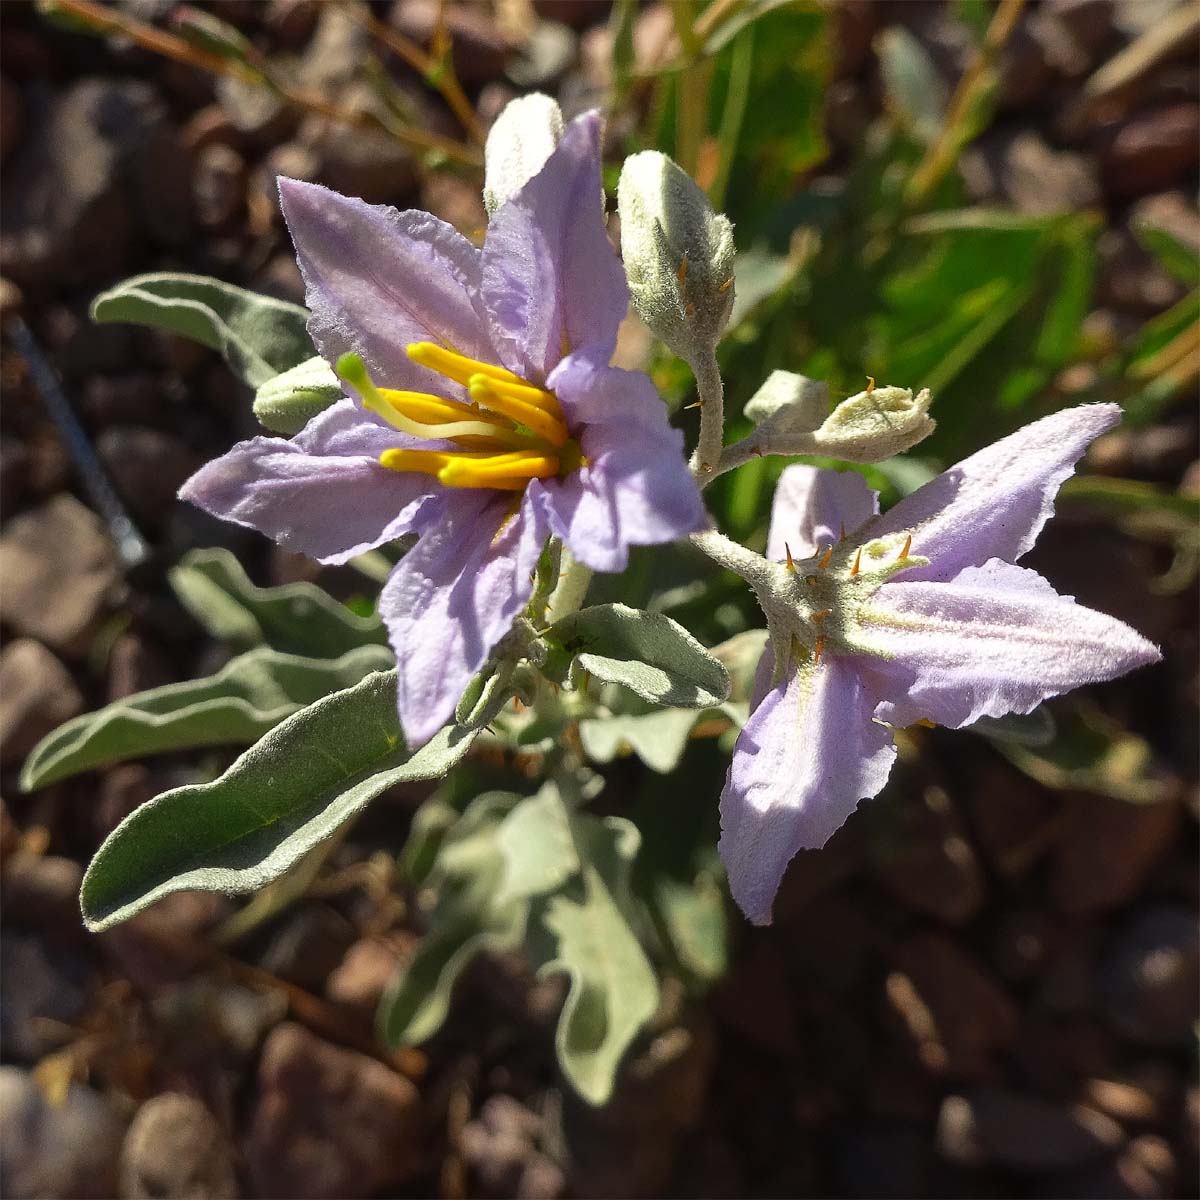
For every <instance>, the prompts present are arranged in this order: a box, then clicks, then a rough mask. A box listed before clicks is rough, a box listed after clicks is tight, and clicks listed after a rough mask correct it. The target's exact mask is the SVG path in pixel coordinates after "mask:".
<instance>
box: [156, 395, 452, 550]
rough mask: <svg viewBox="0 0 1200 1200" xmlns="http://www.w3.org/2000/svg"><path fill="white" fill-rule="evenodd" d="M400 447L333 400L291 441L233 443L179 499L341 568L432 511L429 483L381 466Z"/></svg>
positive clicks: (382, 429)
mask: <svg viewBox="0 0 1200 1200" xmlns="http://www.w3.org/2000/svg"><path fill="white" fill-rule="evenodd" d="M397 444H398V435H397V434H396V431H395V430H394V429H389V428H387V427H386V426H384V425H382V424H380V423H378V422H376V421H375V420H374V419H373V418H372V417H371V415H370V414H369V413H364V412H363V411H362V410H361V409H359V408H358V407H357V406H356V405H355V404H354V402H353V401H351V400H339V401H338V402H337V403H336V404H334V405H333V406H332V407H330V408H327V409H326V410H325V411H324V412H323V413H321V414H319V415H318V416H316V417H314V418H313V419H312V420H311V421H310V422H309V423H308V424H307V425H306V426H305V427H304V429H303V430H302V431H301V433H299V434H298V435H297V436H296V437H295V438H293V439H292V440H291V441H287V440H285V439H284V438H268V437H256V438H251V439H250V440H249V441H246V442H239V443H238V444H237V445H236V446H234V447H233V449H232V450H230V451H229V453H228V454H224V455H222V456H221V457H220V458H217V459H214V460H213V461H212V462H210V463H206V464H205V465H204V466H203V467H201V468H200V470H199V471H197V472H196V474H195V475H193V476H192V477H191V479H189V480H188V481H187V482H186V483H185V484H184V485H183V487H181V488H180V489H179V496H180V498H181V499H183V500H190V501H191V502H192V503H193V504H196V505H199V507H200V508H202V509H204V511H205V512H208V513H211V514H212V515H213V516H215V517H222V518H223V519H225V520H226V521H234V522H236V523H237V524H238V525H247V526H249V527H250V528H251V529H257V530H258V531H259V532H260V533H265V534H266V535H267V536H268V537H269V538H273V539H274V540H275V541H277V542H278V543H279V544H280V545H281V546H285V547H286V548H287V549H289V550H294V551H297V552H298V553H301V554H307V555H309V556H310V557H312V558H316V559H319V560H320V561H321V562H325V563H343V562H345V561H346V560H347V559H350V558H353V557H354V556H355V555H356V554H362V553H364V552H365V551H367V550H371V549H373V548H374V547H375V546H379V545H381V544H382V543H384V542H390V541H392V540H393V539H395V538H398V537H400V536H401V535H402V534H405V533H408V532H410V531H411V530H413V529H415V528H417V526H418V525H419V524H422V523H423V522H424V519H426V518H429V517H431V516H432V513H433V507H432V506H434V505H436V504H437V503H438V501H437V499H436V498H435V497H433V496H431V488H430V484H431V482H432V481H431V480H430V479H429V478H428V477H427V476H422V475H410V474H401V473H400V472H397V471H389V470H388V469H387V468H386V467H382V466H380V465H379V461H378V459H379V455H380V454H381V453H382V452H383V451H384V450H386V449H388V447H390V446H395V445H397Z"/></svg>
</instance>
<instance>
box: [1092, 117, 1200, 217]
mask: <svg viewBox="0 0 1200 1200" xmlns="http://www.w3.org/2000/svg"><path fill="white" fill-rule="evenodd" d="M1099 154H1100V166H1101V169H1102V171H1103V175H1104V184H1105V187H1106V188H1107V190H1108V192H1109V194H1110V195H1112V196H1116V197H1119V198H1122V199H1124V198H1127V197H1131V196H1144V195H1146V194H1147V193H1149V192H1158V191H1162V189H1163V188H1169V187H1173V186H1174V185H1176V184H1179V183H1182V182H1183V181H1184V180H1185V179H1186V178H1187V177H1188V176H1189V175H1190V174H1192V173H1193V172H1195V170H1196V167H1197V165H1200V108H1197V106H1196V104H1195V103H1194V102H1189V103H1183V104H1171V105H1167V106H1165V107H1163V108H1158V109H1152V110H1150V111H1146V112H1140V113H1135V114H1134V115H1133V116H1131V117H1130V118H1129V119H1128V120H1127V121H1125V122H1124V123H1123V124H1122V125H1120V126H1118V127H1117V129H1116V130H1115V131H1114V132H1113V133H1111V134H1109V135H1108V136H1106V137H1105V138H1104V139H1103V141H1102V142H1101V144H1100V146H1099Z"/></svg>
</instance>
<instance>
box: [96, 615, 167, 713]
mask: <svg viewBox="0 0 1200 1200" xmlns="http://www.w3.org/2000/svg"><path fill="white" fill-rule="evenodd" d="M172 682H174V680H173V678H172V675H171V670H170V667H169V666H168V665H167V661H166V659H165V658H164V656H163V654H162V652H161V651H159V650H157V649H155V647H154V646H153V645H152V644H151V643H150V642H149V641H148V640H147V639H146V638H144V637H142V635H141V634H139V633H132V632H130V633H123V634H121V636H120V637H118V638H117V639H116V641H115V642H113V646H112V649H111V650H110V651H109V654H108V700H109V703H110V704H111V703H112V702H113V701H114V700H124V699H125V698H126V697H127V696H133V695H136V694H137V693H138V692H144V691H147V690H148V689H149V688H156V687H162V685H163V684H166V683H172Z"/></svg>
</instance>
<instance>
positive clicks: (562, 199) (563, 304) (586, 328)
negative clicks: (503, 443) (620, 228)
mask: <svg viewBox="0 0 1200 1200" xmlns="http://www.w3.org/2000/svg"><path fill="white" fill-rule="evenodd" d="M600 128H601V121H600V116H599V114H598V113H594V112H592V113H585V114H584V115H583V116H581V117H576V118H575V120H574V121H572V122H571V123H570V124H569V125H568V126H567V128H566V130H565V131H564V133H563V136H562V140H561V141H560V142H559V143H558V146H557V147H556V148H555V150H554V153H553V154H551V155H550V157H549V158H548V159H547V160H546V164H545V166H543V167H542V169H541V170H540V171H539V172H538V173H537V174H536V175H535V176H534V177H533V178H532V179H531V180H530V181H529V182H528V183H527V184H526V185H525V186H524V187H523V188H522V189H521V190H520V191H519V192H518V193H517V194H516V195H515V196H514V197H513V198H512V199H511V200H509V201H508V202H507V203H506V204H503V205H501V207H500V208H499V209H497V211H496V212H495V213H494V214H493V216H492V219H491V223H490V224H489V225H488V232H487V239H486V241H485V242H484V246H483V284H482V289H483V304H484V307H485V309H486V310H487V315H488V321H489V325H490V328H491V335H492V344H493V345H494V347H495V349H496V353H497V354H499V356H500V358H501V359H502V361H503V363H504V365H505V366H506V367H508V368H509V369H510V370H512V371H516V372H517V373H518V374H519V375H523V376H525V377H526V378H528V379H530V380H532V381H534V382H537V383H542V382H544V381H545V379H546V377H547V376H548V375H549V373H550V371H551V370H552V369H553V367H554V365H555V364H556V363H557V362H558V361H559V359H560V358H562V357H563V353H564V350H563V342H564V339H565V341H566V343H567V351H568V352H569V351H572V350H579V349H582V348H584V347H588V346H597V347H600V348H601V349H602V350H603V352H604V357H605V359H606V360H607V358H608V357H609V356H610V355H611V354H612V350H613V347H614V346H615V345H616V338H617V326H618V325H619V324H620V323H621V321H622V319H623V318H624V316H625V312H626V309H627V307H628V304H629V292H628V289H627V288H626V286H625V272H624V270H623V269H622V267H621V264H620V262H619V260H618V259H617V255H616V251H615V250H614V249H613V248H612V245H611V243H610V242H609V240H608V236H607V235H606V234H605V232H604V191H603V185H602V183H601V178H600Z"/></svg>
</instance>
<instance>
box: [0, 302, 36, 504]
mask: <svg viewBox="0 0 1200 1200" xmlns="http://www.w3.org/2000/svg"><path fill="white" fill-rule="evenodd" d="M6 282H7V280H0V285H3V284H4V283H6ZM29 468H30V454H29V448H28V446H26V445H25V443H24V442H19V441H18V440H17V439H16V438H14V437H7V436H6V437H0V510H2V511H4V512H5V513H11V512H12V511H13V509H14V508H16V507H17V505H18V504H20V503H21V501H22V500H24V498H25V495H26V493H27V491H28V490H29V483H30V479H29V475H30V470H29Z"/></svg>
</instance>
